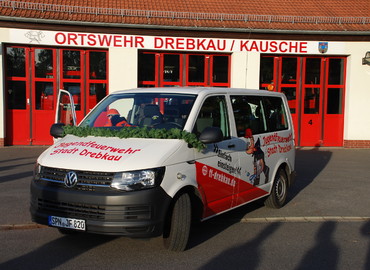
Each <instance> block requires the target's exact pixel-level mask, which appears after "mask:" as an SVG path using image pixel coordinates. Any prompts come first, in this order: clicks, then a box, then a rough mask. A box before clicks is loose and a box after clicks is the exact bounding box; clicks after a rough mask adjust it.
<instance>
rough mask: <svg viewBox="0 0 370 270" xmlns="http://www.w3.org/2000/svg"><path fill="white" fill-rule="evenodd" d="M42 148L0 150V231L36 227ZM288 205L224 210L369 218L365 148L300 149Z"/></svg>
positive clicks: (289, 217) (249, 216) (294, 217)
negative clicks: (34, 190)
mask: <svg viewBox="0 0 370 270" xmlns="http://www.w3.org/2000/svg"><path fill="white" fill-rule="evenodd" d="M45 149H46V147H35V146H34V147H15V146H12V147H3V148H0V187H1V188H0V213H1V215H0V230H14V229H27V228H38V227H39V226H38V225H37V224H34V223H32V221H31V218H30V214H29V201H30V194H29V187H30V181H31V180H32V174H33V168H34V164H35V161H36V159H37V157H38V155H39V154H41V153H42V152H43V151H44V150H45ZM296 171H297V179H296V182H295V185H294V186H293V187H292V188H291V189H290V190H289V195H288V202H287V204H286V205H285V206H284V207H283V208H281V209H279V210H275V209H269V208H266V207H264V206H263V204H262V203H261V202H255V203H252V204H250V205H248V206H244V207H241V208H238V209H236V210H234V211H231V212H229V213H226V214H224V215H223V217H222V218H221V219H218V221H222V220H223V219H236V220H237V221H239V222H251V223H255V222H276V221H286V222H289V221H307V222H315V221H318V222H321V221H323V220H324V221H325V220H326V221H339V222H340V221H344V222H345V221H356V220H358V221H360V220H370V213H369V205H370V196H369V191H370V176H369V174H370V149H343V148H300V149H297V152H296Z"/></svg>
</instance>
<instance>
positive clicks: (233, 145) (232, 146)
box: [227, 144, 235, 148]
mask: <svg viewBox="0 0 370 270" xmlns="http://www.w3.org/2000/svg"><path fill="white" fill-rule="evenodd" d="M227 147H229V148H234V147H235V144H229V145H228V146H227Z"/></svg>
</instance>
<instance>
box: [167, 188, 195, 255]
mask: <svg viewBox="0 0 370 270" xmlns="http://www.w3.org/2000/svg"><path fill="white" fill-rule="evenodd" d="M190 226H191V202H190V197H189V195H188V194H187V193H184V194H182V195H180V196H179V197H178V198H177V199H176V201H175V202H174V204H173V207H172V211H169V215H168V217H167V221H166V224H165V228H164V233H163V243H164V246H165V248H167V249H168V250H171V251H184V250H185V249H186V246H187V244H188V240H189V234H190Z"/></svg>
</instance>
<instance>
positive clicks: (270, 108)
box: [264, 97, 288, 132]
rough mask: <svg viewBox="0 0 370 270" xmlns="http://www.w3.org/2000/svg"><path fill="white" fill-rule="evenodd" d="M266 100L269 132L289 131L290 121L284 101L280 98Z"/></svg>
mask: <svg viewBox="0 0 370 270" xmlns="http://www.w3.org/2000/svg"><path fill="white" fill-rule="evenodd" d="M264 99H265V105H266V106H265V108H266V116H267V122H268V131H269V132H274V131H279V130H286V129H288V120H287V115H286V111H285V107H284V103H283V100H282V99H281V98H278V97H265V98H264Z"/></svg>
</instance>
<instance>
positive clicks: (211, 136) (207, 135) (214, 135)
mask: <svg viewBox="0 0 370 270" xmlns="http://www.w3.org/2000/svg"><path fill="white" fill-rule="evenodd" d="M223 139H224V135H223V134H222V130H221V129H220V128H218V127H206V128H205V129H204V130H203V131H202V133H201V134H200V136H199V140H200V141H201V142H202V143H205V144H207V143H217V142H220V141H222V140H223Z"/></svg>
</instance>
